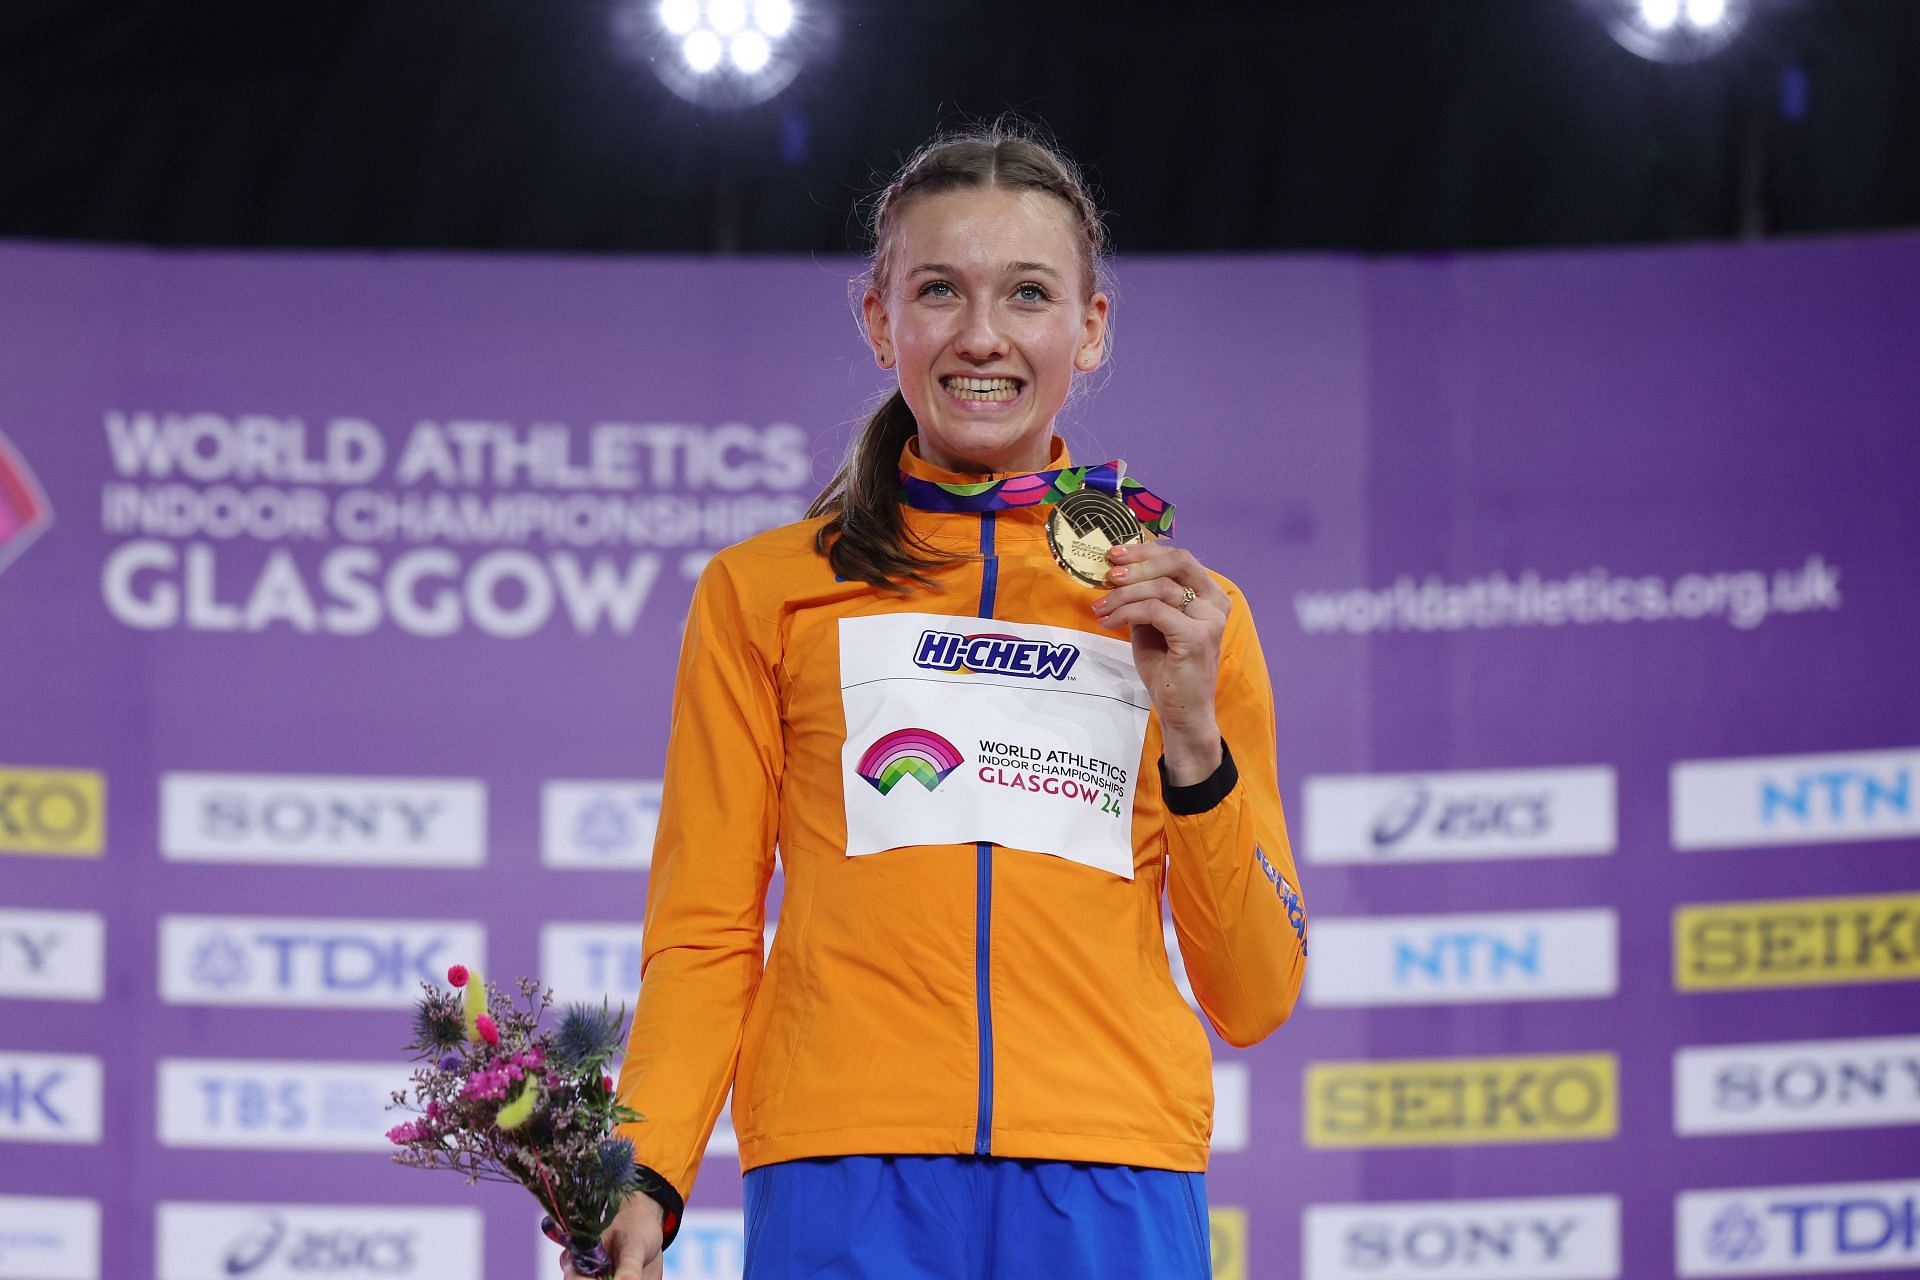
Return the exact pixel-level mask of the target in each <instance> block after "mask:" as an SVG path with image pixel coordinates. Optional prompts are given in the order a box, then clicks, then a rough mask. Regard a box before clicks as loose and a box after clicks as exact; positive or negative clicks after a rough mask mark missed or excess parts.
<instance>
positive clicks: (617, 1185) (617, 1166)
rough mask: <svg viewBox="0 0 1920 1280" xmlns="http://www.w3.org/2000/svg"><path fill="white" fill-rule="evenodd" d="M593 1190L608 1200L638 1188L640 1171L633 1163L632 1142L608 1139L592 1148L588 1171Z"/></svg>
mask: <svg viewBox="0 0 1920 1280" xmlns="http://www.w3.org/2000/svg"><path fill="white" fill-rule="evenodd" d="M590 1176H591V1177H592V1179H593V1184H594V1186H595V1188H596V1189H597V1190H598V1191H599V1192H600V1194H601V1195H603V1196H606V1197H608V1198H609V1199H611V1198H613V1197H615V1196H618V1195H621V1194H623V1193H625V1192H629V1191H635V1190H638V1189H639V1186H640V1170H639V1169H638V1168H636V1167H635V1166H634V1163H633V1142H632V1140H631V1139H628V1138H610V1139H608V1140H607V1141H605V1142H603V1143H601V1144H600V1145H599V1146H598V1147H595V1148H594V1152H593V1167H592V1169H591V1171H590Z"/></svg>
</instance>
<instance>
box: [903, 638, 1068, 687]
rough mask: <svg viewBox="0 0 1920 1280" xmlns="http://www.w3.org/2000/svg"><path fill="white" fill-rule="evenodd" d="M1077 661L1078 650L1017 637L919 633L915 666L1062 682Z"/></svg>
mask: <svg viewBox="0 0 1920 1280" xmlns="http://www.w3.org/2000/svg"><path fill="white" fill-rule="evenodd" d="M1079 657H1080V650H1079V648H1078V647H1077V646H1075V645H1071V644H1065V643H1056V642H1054V641H1050V640H1024V639H1022V638H1020V637H1019V636H1010V635H997V634H981V635H965V636H963V635H958V634H956V633H954V632H951V631H922V632H921V633H920V640H919V643H918V644H917V645H916V646H915V648H914V653H913V662H914V665H915V666H918V667H926V668H927V669H929V670H932V671H977V672H982V673H987V674H992V675H1011V676H1026V677H1029V678H1031V679H1036V680H1038V679H1050V680H1065V679H1066V678H1067V675H1068V673H1070V672H1071V671H1072V670H1073V664H1074V663H1075V661H1077V660H1078V659H1079Z"/></svg>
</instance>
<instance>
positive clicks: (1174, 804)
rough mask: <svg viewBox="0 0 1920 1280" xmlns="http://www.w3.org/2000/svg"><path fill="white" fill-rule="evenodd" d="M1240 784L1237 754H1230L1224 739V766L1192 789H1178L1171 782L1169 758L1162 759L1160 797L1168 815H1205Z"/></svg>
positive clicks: (1222, 763)
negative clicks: (1168, 778)
mask: <svg viewBox="0 0 1920 1280" xmlns="http://www.w3.org/2000/svg"><path fill="white" fill-rule="evenodd" d="M1239 781H1240V770H1239V769H1238V768H1236V767H1235V766H1234V763H1233V752H1231V751H1229V750H1227V740H1226V739H1225V738H1222V739H1220V766H1219V767H1218V768H1217V769H1215V770H1214V771H1213V772H1212V773H1210V774H1208V775H1207V776H1206V777H1204V778H1202V779H1201V780H1200V781H1198V782H1196V783H1194V784H1193V785H1192V786H1190V787H1176V786H1174V785H1173V783H1171V782H1170V781H1168V780H1167V758H1166V756H1164V755H1163V756H1161V757H1160V794H1161V795H1163V796H1165V797H1166V799H1167V812H1168V813H1177V814H1179V815H1180V816H1182V817H1191V816H1192V815H1194V814H1196V813H1205V812H1206V811H1207V810H1209V809H1211V808H1213V807H1214V806H1215V805H1217V804H1219V803H1220V802H1221V801H1222V800H1225V799H1226V798H1227V793H1228V792H1230V791H1232V790H1233V788H1234V784H1236V783H1238V782H1239Z"/></svg>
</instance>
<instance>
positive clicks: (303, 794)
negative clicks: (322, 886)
mask: <svg viewBox="0 0 1920 1280" xmlns="http://www.w3.org/2000/svg"><path fill="white" fill-rule="evenodd" d="M160 808H161V850H162V852H163V853H164V854H165V855H166V856H167V857H169V858H173V859H178V860H186V861H215V862H320V863H330V864H346V863H351V864H361V865H385V866H473V865H477V864H478V863H480V862H481V861H483V860H484V859H485V857H486V838H485V830H486V792H485V789H484V788H483V787H482V786H481V784H480V783H478V782H472V781H466V780H460V779H420V780H411V779H397V778H291V777H270V776H252V775H222V774H201V773H175V774H167V775H165V776H164V777H163V778H162V779H161V787H160Z"/></svg>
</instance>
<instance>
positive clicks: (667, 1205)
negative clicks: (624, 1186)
mask: <svg viewBox="0 0 1920 1280" xmlns="http://www.w3.org/2000/svg"><path fill="white" fill-rule="evenodd" d="M633 1167H634V1168H635V1169H637V1170H639V1172H640V1190H641V1191H642V1192H643V1193H644V1194H645V1195H647V1196H648V1197H649V1198H651V1199H652V1200H653V1201H654V1202H655V1203H657V1204H658V1205H659V1206H660V1215H661V1216H660V1249H661V1251H662V1252H665V1251H666V1247H667V1246H668V1245H670V1244H672V1243H673V1238H674V1237H675V1236H677V1235H679V1234H680V1219H682V1218H684V1217H686V1216H687V1202H686V1201H685V1200H683V1199H682V1198H681V1197H680V1193H679V1192H678V1191H675V1190H674V1189H673V1184H672V1183H671V1182H668V1181H667V1180H666V1179H665V1178H663V1177H661V1176H660V1175H659V1174H657V1173H655V1172H654V1171H653V1170H651V1169H649V1168H647V1166H645V1165H643V1164H636V1165H634V1166H633Z"/></svg>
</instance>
